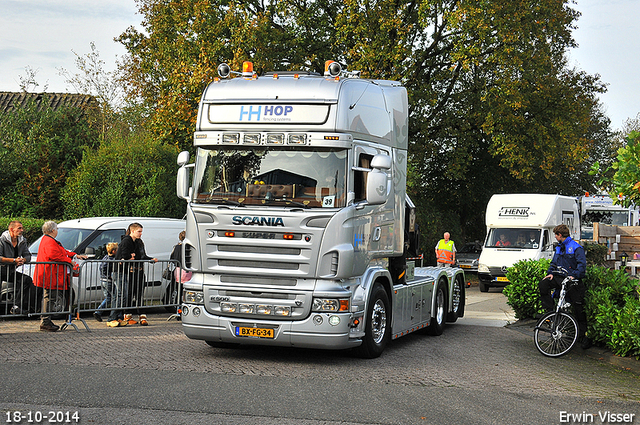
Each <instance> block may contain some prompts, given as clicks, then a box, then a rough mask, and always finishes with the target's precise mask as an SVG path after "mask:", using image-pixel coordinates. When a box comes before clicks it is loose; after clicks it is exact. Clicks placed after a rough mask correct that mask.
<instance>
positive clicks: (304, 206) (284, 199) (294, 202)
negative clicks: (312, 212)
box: [272, 198, 309, 208]
mask: <svg viewBox="0 0 640 425" xmlns="http://www.w3.org/2000/svg"><path fill="white" fill-rule="evenodd" d="M272 201H277V202H284V203H286V204H287V205H295V206H296V207H302V208H309V205H305V204H303V203H302V202H298V201H292V200H291V199H289V198H275V199H272Z"/></svg>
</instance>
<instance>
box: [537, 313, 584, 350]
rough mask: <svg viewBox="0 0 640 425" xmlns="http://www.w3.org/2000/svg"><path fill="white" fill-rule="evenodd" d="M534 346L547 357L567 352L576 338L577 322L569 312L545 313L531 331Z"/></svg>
mask: <svg viewBox="0 0 640 425" xmlns="http://www.w3.org/2000/svg"><path fill="white" fill-rule="evenodd" d="M533 340H534V341H535V343H536V348H537V349H538V351H540V352H541V353H542V354H544V355H545V356H548V357H560V356H562V355H564V354H567V353H568V352H569V351H571V349H572V348H573V346H574V345H575V344H576V341H577V340H578V323H577V322H576V319H574V318H573V316H571V315H570V314H567V313H564V312H561V313H554V312H552V313H547V314H545V315H544V316H542V318H541V319H540V321H539V322H538V324H537V325H536V327H535V330H534V331H533Z"/></svg>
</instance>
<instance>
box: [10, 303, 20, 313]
mask: <svg viewBox="0 0 640 425" xmlns="http://www.w3.org/2000/svg"><path fill="white" fill-rule="evenodd" d="M20 313H22V311H21V310H20V307H18V306H17V305H14V306H13V307H11V314H20Z"/></svg>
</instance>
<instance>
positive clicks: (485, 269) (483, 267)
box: [478, 263, 489, 273]
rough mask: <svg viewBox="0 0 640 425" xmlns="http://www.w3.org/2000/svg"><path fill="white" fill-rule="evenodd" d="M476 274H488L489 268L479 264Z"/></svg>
mask: <svg viewBox="0 0 640 425" xmlns="http://www.w3.org/2000/svg"><path fill="white" fill-rule="evenodd" d="M478 273H489V266H487V265H486V264H482V263H479V264H478Z"/></svg>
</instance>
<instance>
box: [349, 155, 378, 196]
mask: <svg viewBox="0 0 640 425" xmlns="http://www.w3.org/2000/svg"><path fill="white" fill-rule="evenodd" d="M372 159H373V155H368V154H366V153H361V154H360V157H359V158H358V167H361V168H371V160H372ZM368 175H369V173H367V172H365V171H354V173H353V191H354V192H355V202H360V201H364V200H365V199H367V176H368Z"/></svg>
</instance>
